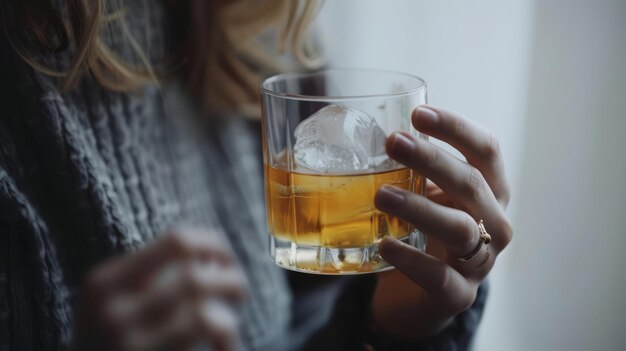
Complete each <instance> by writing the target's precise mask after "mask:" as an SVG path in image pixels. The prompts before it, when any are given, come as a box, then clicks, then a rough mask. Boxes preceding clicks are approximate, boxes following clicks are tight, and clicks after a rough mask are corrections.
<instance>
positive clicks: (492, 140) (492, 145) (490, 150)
mask: <svg viewBox="0 0 626 351" xmlns="http://www.w3.org/2000/svg"><path fill="white" fill-rule="evenodd" d="M501 150H502V149H501V147H500V140H498V138H496V136H495V135H493V134H491V133H489V134H488V136H487V144H486V145H485V149H484V150H483V155H484V157H485V158H487V159H488V160H496V159H498V158H499V157H500V154H501V152H502V151H501Z"/></svg>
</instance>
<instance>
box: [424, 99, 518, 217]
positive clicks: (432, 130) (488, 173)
mask: <svg viewBox="0 0 626 351" xmlns="http://www.w3.org/2000/svg"><path fill="white" fill-rule="evenodd" d="M412 119H413V125H414V126H415V128H417V130H419V131H420V132H422V133H424V134H428V135H431V136H433V137H435V138H437V139H439V140H442V141H444V142H446V143H448V144H450V145H452V146H453V147H454V148H456V149H457V150H459V151H460V152H461V153H462V154H463V156H465V158H466V159H467V161H468V162H469V164H471V165H472V166H474V167H476V168H477V169H478V170H479V171H480V172H481V173H482V174H483V175H484V177H485V180H486V181H487V183H488V184H489V186H490V187H491V189H492V190H493V193H494V194H495V196H496V198H497V199H498V200H499V201H500V202H501V203H502V204H503V205H504V206H506V204H508V201H509V198H510V190H509V185H508V183H507V180H506V177H505V175H504V162H503V159H502V156H501V151H500V146H499V143H498V139H497V138H495V137H494V136H493V135H492V134H491V133H489V132H488V131H487V130H485V129H484V128H482V127H480V126H478V125H477V124H475V123H473V122H471V121H470V120H468V119H466V118H464V117H462V116H461V115H459V114H457V113H454V112H452V111H448V110H445V109H442V108H439V107H434V106H429V105H424V106H420V107H418V108H417V109H415V111H414V112H413V118H412Z"/></svg>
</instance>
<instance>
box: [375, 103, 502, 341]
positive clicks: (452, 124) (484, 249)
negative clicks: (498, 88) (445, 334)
mask: <svg viewBox="0 0 626 351" xmlns="http://www.w3.org/2000/svg"><path fill="white" fill-rule="evenodd" d="M412 121H413V125H414V126H415V128H417V130H419V131H420V132H422V133H424V134H427V135H430V136H433V137H435V138H437V139H439V140H442V141H444V142H446V143H448V144H450V145H451V146H452V147H454V148H455V149H457V150H459V151H460V152H461V154H463V156H464V157H465V159H466V161H462V160H460V159H458V158H457V157H455V156H453V155H451V154H450V153H448V152H446V151H444V150H443V149H441V148H439V147H438V146H436V145H434V144H432V143H429V142H427V141H425V140H421V139H416V138H414V137H412V136H411V135H410V134H408V133H403V132H397V133H394V134H392V135H391V136H389V138H388V140H387V144H386V147H387V153H388V154H389V155H390V157H391V158H393V159H395V160H396V161H398V162H401V163H403V164H405V165H406V166H407V167H410V168H412V169H414V170H416V171H417V172H419V173H420V174H422V175H424V176H425V177H427V178H428V179H429V180H430V181H432V183H429V184H428V194H427V197H423V196H420V195H416V194H413V193H411V192H408V191H405V190H402V189H399V188H396V187H393V186H383V187H382V188H381V189H380V190H379V191H378V193H377V194H376V199H375V202H376V206H377V207H378V208H379V209H380V210H382V211H385V212H387V213H389V214H392V215H394V216H397V217H400V218H402V219H404V220H406V221H408V222H410V223H412V224H413V225H415V227H416V228H417V229H419V230H420V231H421V232H422V233H425V234H427V235H428V236H429V246H432V247H431V248H430V249H429V253H423V252H420V251H419V250H417V249H415V248H413V247H411V246H409V245H406V244H404V243H402V242H400V241H398V240H395V239H393V238H391V237H387V238H385V239H384V240H383V241H382V242H381V243H380V247H379V248H380V253H381V255H382V257H383V258H384V259H385V260H386V261H387V262H389V263H390V264H392V265H394V266H395V267H396V268H397V270H398V271H400V272H401V273H403V274H404V275H405V276H406V277H407V278H408V279H409V280H410V282H412V283H414V284H417V285H416V286H413V287H406V289H404V288H400V290H398V289H399V287H398V285H399V284H400V285H402V284H404V285H406V282H407V280H406V279H404V280H403V279H399V278H398V277H395V278H394V277H393V274H394V273H390V274H388V275H387V276H385V275H381V279H380V280H379V287H378V290H377V293H376V296H375V301H374V314H375V324H376V327H377V328H379V329H382V330H384V331H386V332H388V333H391V334H395V335H396V336H400V337H402V338H411V339H415V338H425V337H429V336H432V335H433V334H435V333H437V332H438V331H439V330H441V329H442V328H443V327H445V326H446V325H447V324H448V323H449V321H450V320H451V319H452V317H454V316H456V315H457V314H459V313H461V312H462V311H464V310H465V309H467V308H469V307H470V306H471V305H472V303H473V302H474V300H475V298H476V292H477V290H478V286H479V285H480V283H481V281H482V280H483V279H484V278H485V277H486V276H487V274H488V273H489V271H490V270H491V269H492V267H493V265H494V263H495V259H496V256H497V255H498V253H500V252H501V251H502V250H503V249H504V248H505V247H506V246H507V245H508V243H509V242H510V241H511V237H512V228H511V224H510V222H509V220H508V218H507V215H506V213H505V211H504V209H505V207H506V206H507V204H508V202H509V197H510V190H509V186H508V183H507V180H506V178H505V175H504V165H503V160H502V156H501V152H500V148H499V146H498V141H497V139H496V138H495V137H494V136H493V135H491V134H490V133H489V132H488V131H486V130H484V129H483V128H481V127H479V126H477V125H475V124H474V123H472V122H470V121H469V120H467V119H465V118H464V117H462V116H460V115H458V114H456V113H453V112H450V111H447V110H445V109H442V108H437V107H432V106H420V107H418V108H417V109H416V110H415V112H414V113H413V116H412ZM481 220H483V221H484V226H485V229H486V231H487V232H488V233H489V234H490V236H491V239H492V240H491V242H490V243H489V244H482V243H481V242H480V234H481V233H480V231H479V226H478V223H479V222H480V221H481ZM431 244H432V245H431ZM473 255H474V256H473ZM471 256H473V258H472V259H471V260H468V261H463V260H461V258H468V257H471ZM395 274H396V275H397V273H395ZM394 290H395V291H394ZM396 297H398V298H396Z"/></svg>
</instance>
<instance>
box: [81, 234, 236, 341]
mask: <svg viewBox="0 0 626 351" xmlns="http://www.w3.org/2000/svg"><path fill="white" fill-rule="evenodd" d="M137 282H140V283H137ZM111 286H113V287H114V288H111ZM245 286H246V284H245V279H244V275H243V274H242V272H241V271H240V270H239V268H238V267H237V266H236V264H235V262H234V260H233V259H232V253H231V251H230V250H229V248H228V247H227V245H225V244H224V243H223V242H222V241H221V238H220V237H218V236H217V235H214V234H213V235H212V234H211V233H208V232H200V231H191V230H185V231H177V232H173V233H170V234H168V235H166V236H165V237H164V238H163V239H161V240H159V241H157V242H155V243H154V244H152V245H150V246H148V247H146V248H144V249H141V250H139V251H138V252H136V253H135V254H132V255H129V256H127V257H123V258H120V259H116V260H113V261H111V262H108V263H105V264H104V265H103V267H101V268H98V269H96V271H95V273H94V274H92V275H91V276H90V278H89V279H88V281H87V282H86V288H85V301H86V302H87V304H88V306H90V310H89V313H88V314H89V315H90V316H91V317H92V319H94V322H93V326H95V329H97V330H100V329H101V331H99V333H100V335H102V336H104V339H105V340H107V343H110V344H112V345H114V346H115V347H114V348H115V349H120V350H152V349H156V348H162V347H168V346H172V347H174V348H175V349H180V348H181V346H184V345H190V346H193V345H196V344H197V343H198V342H209V343H211V344H212V345H213V346H214V347H213V349H216V350H232V349H234V340H236V335H237V333H236V325H237V323H235V322H234V321H236V319H237V318H236V313H235V311H234V309H233V308H222V307H219V306H218V307H211V308H206V306H205V302H206V301H213V302H214V303H213V304H212V305H214V306H217V305H224V306H235V305H237V304H239V303H241V302H242V300H243V299H244V297H245Z"/></svg>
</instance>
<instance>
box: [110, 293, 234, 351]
mask: <svg viewBox="0 0 626 351" xmlns="http://www.w3.org/2000/svg"><path fill="white" fill-rule="evenodd" d="M238 327H239V319H238V317H237V314H236V313H235V311H234V310H233V308H232V307H231V306H230V305H227V304H225V303H223V302H222V301H220V300H217V299H207V300H203V301H201V303H199V304H192V303H189V302H186V303H184V304H181V305H180V306H178V307H177V308H176V310H175V313H174V314H173V315H172V318H169V319H168V320H166V321H164V322H163V323H162V324H160V325H158V326H155V327H151V328H144V327H142V326H135V327H134V328H129V330H128V332H127V333H126V334H125V335H124V336H123V340H122V342H121V343H119V345H120V346H121V347H120V348H121V349H123V350H129V351H130V350H133V351H139V350H156V349H163V348H164V347H167V348H168V349H175V350H180V349H193V346H196V345H199V344H210V345H211V346H212V349H213V350H218V351H232V350H235V349H236V344H237V340H238V337H237V335H238Z"/></svg>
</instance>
